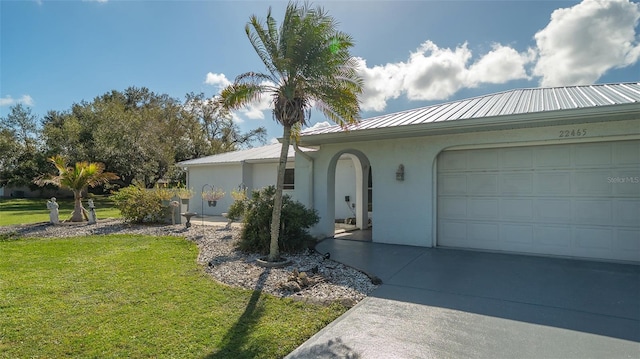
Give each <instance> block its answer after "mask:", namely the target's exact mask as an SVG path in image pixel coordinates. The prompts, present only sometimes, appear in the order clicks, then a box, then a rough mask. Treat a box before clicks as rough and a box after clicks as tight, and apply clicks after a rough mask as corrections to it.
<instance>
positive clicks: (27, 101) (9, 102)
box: [0, 95, 35, 106]
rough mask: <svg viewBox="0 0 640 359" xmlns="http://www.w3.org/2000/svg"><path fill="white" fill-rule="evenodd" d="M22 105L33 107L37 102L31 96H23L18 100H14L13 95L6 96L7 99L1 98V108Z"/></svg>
mask: <svg viewBox="0 0 640 359" xmlns="http://www.w3.org/2000/svg"><path fill="white" fill-rule="evenodd" d="M18 103H21V104H23V105H27V106H33V105H34V104H35V102H34V101H33V98H32V97H31V96H29V95H22V97H20V98H18V99H14V98H13V97H11V95H6V96H5V97H0V106H13V105H15V104H18Z"/></svg>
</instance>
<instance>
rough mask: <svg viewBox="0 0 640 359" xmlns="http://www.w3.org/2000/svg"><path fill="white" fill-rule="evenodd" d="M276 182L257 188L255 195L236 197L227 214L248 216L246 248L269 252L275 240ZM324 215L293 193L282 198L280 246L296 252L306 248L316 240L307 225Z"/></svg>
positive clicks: (244, 230)
mask: <svg viewBox="0 0 640 359" xmlns="http://www.w3.org/2000/svg"><path fill="white" fill-rule="evenodd" d="M275 193H276V189H275V187H274V186H269V187H266V188H263V189H262V190H259V191H253V192H252V193H251V198H247V199H245V200H239V201H235V202H234V203H233V204H232V205H231V207H229V212H228V214H227V216H228V217H229V218H230V219H232V220H237V219H238V218H240V217H244V226H243V228H242V235H241V239H240V242H239V244H238V248H239V249H240V250H242V251H248V252H258V253H262V254H267V253H269V243H270V242H271V214H272V212H273V198H274V195H275ZM319 220H320V217H318V214H317V212H316V211H315V210H312V209H308V208H306V207H305V206H304V205H302V203H300V202H296V201H293V200H292V199H291V197H290V196H288V195H284V196H283V198H282V216H281V220H280V223H281V227H280V237H279V238H278V246H279V248H280V251H282V252H294V251H298V250H301V249H303V248H305V246H306V245H307V244H308V243H309V242H310V241H312V240H313V238H312V237H311V235H309V232H307V228H309V227H311V226H312V225H314V224H316V223H318V221H319Z"/></svg>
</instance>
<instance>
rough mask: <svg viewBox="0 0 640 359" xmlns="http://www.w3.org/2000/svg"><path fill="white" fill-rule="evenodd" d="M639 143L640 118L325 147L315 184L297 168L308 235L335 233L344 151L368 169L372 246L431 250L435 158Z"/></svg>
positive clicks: (306, 172)
mask: <svg viewBox="0 0 640 359" xmlns="http://www.w3.org/2000/svg"><path fill="white" fill-rule="evenodd" d="M578 128H579V129H581V130H582V131H584V130H587V135H585V136H582V137H561V134H562V133H563V132H561V131H567V130H569V131H570V130H572V129H578ZM639 138H640V118H638V119H636V120H625V121H610V122H593V123H583V124H570V125H557V126H544V127H532V128H520V129H511V130H498V131H480V130H477V129H476V130H475V132H469V133H457V134H447V135H434V136H423V137H415V138H402V139H388V140H375V141H362V142H355V141H353V142H348V143H339V144H326V145H322V146H321V148H320V149H319V150H318V151H315V152H313V153H310V155H311V156H312V157H314V169H313V178H312V179H309V178H308V177H309V176H311V173H310V171H309V167H308V166H306V167H303V166H300V167H298V170H297V173H296V181H297V182H301V183H311V182H312V183H313V199H314V202H313V205H314V207H315V208H316V209H317V210H318V212H319V214H320V216H321V220H320V222H319V223H318V225H316V226H315V227H314V228H313V229H312V234H313V235H315V236H316V237H325V236H329V235H331V234H332V233H333V219H330V218H328V217H331V214H332V213H334V202H335V201H336V198H337V197H338V193H335V194H333V193H330V192H331V191H332V188H333V187H334V184H333V183H332V181H333V179H332V178H331V175H332V174H331V175H330V174H329V172H330V167H331V161H332V159H333V158H334V157H335V156H336V154H338V153H341V152H343V151H346V152H349V151H360V152H362V153H363V154H364V155H365V156H366V157H367V158H368V160H369V161H370V164H371V168H372V178H373V213H374V215H373V231H372V237H373V241H374V242H381V243H394V244H406V245H416V246H424V247H431V246H434V245H435V233H436V228H435V208H436V196H435V193H436V192H435V190H436V185H437V184H436V183H435V182H436V180H435V178H436V176H435V174H436V158H437V156H438V154H439V153H440V152H441V151H443V150H445V149H450V148H483V147H485V148H487V147H506V146H524V145H544V144H560V143H577V142H596V141H612V140H623V139H639ZM304 162H305V160H304V159H297V160H296V164H298V163H301V164H304ZM400 164H403V165H404V168H405V179H404V181H398V180H396V176H395V173H396V170H397V169H398V166H399V165H400ZM336 187H337V186H336ZM305 189H308V185H307V186H306V187H304V188H303V187H302V186H301V187H296V192H298V190H300V191H303V190H305ZM336 192H337V191H336ZM298 196H299V197H300V198H302V199H304V198H305V197H308V196H306V194H304V193H298ZM340 196H342V195H340ZM303 203H304V202H303ZM307 203H308V200H307Z"/></svg>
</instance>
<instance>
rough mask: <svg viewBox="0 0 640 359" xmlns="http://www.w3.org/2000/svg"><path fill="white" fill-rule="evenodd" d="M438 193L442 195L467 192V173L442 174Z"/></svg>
mask: <svg viewBox="0 0 640 359" xmlns="http://www.w3.org/2000/svg"><path fill="white" fill-rule="evenodd" d="M438 193H439V194H441V195H456V194H465V193H467V176H466V175H465V174H457V175H456V174H453V175H448V176H442V177H441V178H440V179H439V180H438Z"/></svg>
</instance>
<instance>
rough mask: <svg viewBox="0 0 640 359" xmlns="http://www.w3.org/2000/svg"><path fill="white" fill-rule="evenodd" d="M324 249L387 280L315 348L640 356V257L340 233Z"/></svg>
mask: <svg viewBox="0 0 640 359" xmlns="http://www.w3.org/2000/svg"><path fill="white" fill-rule="evenodd" d="M316 249H317V250H318V251H320V252H321V253H327V252H329V253H331V259H335V260H337V261H339V262H342V263H345V264H347V265H350V266H353V267H356V268H358V269H360V270H363V271H365V272H367V273H369V274H370V275H375V276H377V277H379V278H381V279H382V281H383V284H382V285H381V286H380V287H379V288H378V289H376V290H375V291H374V292H373V293H372V294H371V295H370V296H369V297H368V298H366V299H365V300H363V301H362V302H361V303H359V304H358V305H357V306H356V307H354V308H352V309H351V310H350V311H349V312H347V313H346V314H345V315H344V316H343V317H341V318H340V319H339V320H337V321H336V322H334V323H332V324H331V325H330V326H328V327H327V328H325V329H324V330H323V331H321V332H320V333H318V334H317V335H316V336H314V337H313V338H311V339H310V340H309V341H308V342H307V343H305V345H306V346H307V348H308V347H309V346H314V345H321V344H323V343H328V341H329V340H336V339H340V340H341V341H342V343H343V344H344V345H346V346H347V347H349V348H351V349H352V350H353V351H354V352H356V353H359V354H361V357H362V358H370V357H371V358H378V357H385V355H391V356H396V357H441V356H447V357H518V358H523V357H530V358H541V357H562V358H569V357H573V358H584V357H609V358H617V357H635V358H637V357H640V266H638V265H633V264H618V263H603V262H594V261H584V260H574V259H565V258H548V257H535V256H524V255H515V254H501V253H487V252H476V251H465V250H452V249H440V248H421V247H409V246H399V245H388V244H380V243H370V242H369V243H367V242H358V241H345V240H336V239H328V240H324V241H322V242H321V243H319V244H318V246H317V247H316ZM305 345H303V347H301V348H299V349H300V350H303V349H304V347H305ZM300 350H298V351H297V352H296V353H299V352H300Z"/></svg>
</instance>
